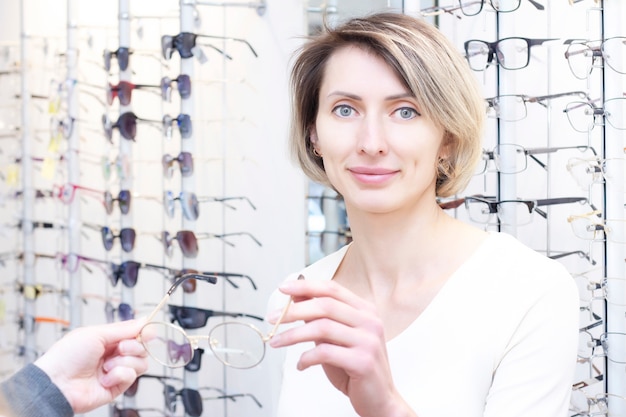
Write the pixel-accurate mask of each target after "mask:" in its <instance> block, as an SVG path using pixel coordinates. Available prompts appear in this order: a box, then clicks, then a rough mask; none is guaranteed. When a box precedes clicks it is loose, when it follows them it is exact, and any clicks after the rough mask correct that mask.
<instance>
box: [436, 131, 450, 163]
mask: <svg viewBox="0 0 626 417" xmlns="http://www.w3.org/2000/svg"><path fill="white" fill-rule="evenodd" d="M450 142H451V141H450V138H448V136H447V135H445V136H444V137H443V140H442V141H441V145H440V146H439V153H438V159H439V160H441V159H448V158H450V154H451V148H452V147H451V143H450Z"/></svg>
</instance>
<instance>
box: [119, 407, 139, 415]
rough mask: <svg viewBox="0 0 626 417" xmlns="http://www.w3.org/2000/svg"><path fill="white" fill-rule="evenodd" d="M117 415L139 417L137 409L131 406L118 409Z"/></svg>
mask: <svg viewBox="0 0 626 417" xmlns="http://www.w3.org/2000/svg"><path fill="white" fill-rule="evenodd" d="M118 415H119V417H139V411H137V410H133V409H132V408H124V409H123V410H119V414H118Z"/></svg>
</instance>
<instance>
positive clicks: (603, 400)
mask: <svg viewBox="0 0 626 417" xmlns="http://www.w3.org/2000/svg"><path fill="white" fill-rule="evenodd" d="M570 1H571V0H570ZM570 403H571V405H570V411H571V412H573V413H574V414H572V413H570V414H569V415H571V416H575V417H599V416H609V417H611V416H619V415H621V414H623V413H622V412H621V411H623V410H626V398H624V397H622V396H621V395H617V394H611V393H601V394H595V395H594V394H587V393H586V392H585V391H583V390H580V389H577V390H572V397H571V402H570ZM613 410H618V411H617V413H614V412H613Z"/></svg>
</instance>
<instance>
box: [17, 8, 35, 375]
mask: <svg viewBox="0 0 626 417" xmlns="http://www.w3.org/2000/svg"><path fill="white" fill-rule="evenodd" d="M25 7H26V6H25V4H24V2H21V3H20V26H21V38H22V42H21V47H20V62H22V63H25V62H28V51H29V48H30V45H29V38H28V36H27V34H26V10H25ZM20 70H21V79H20V81H21V85H20V90H21V96H22V106H21V134H22V137H21V145H22V149H21V151H22V161H21V175H22V189H23V200H22V230H21V233H22V238H23V242H22V245H23V253H24V259H23V264H22V265H23V273H24V276H23V282H24V285H33V284H35V250H34V246H35V240H34V236H33V227H32V220H33V212H34V206H35V205H34V202H35V192H34V189H33V169H32V160H31V158H30V157H29V156H30V155H32V132H31V129H32V128H31V126H32V125H31V123H30V120H29V108H30V91H29V83H28V80H29V72H30V71H31V69H30V67H29V66H28V65H21V67H20ZM35 301H36V300H34V299H28V298H24V308H23V311H22V312H21V314H23V316H24V321H23V324H24V329H23V335H24V340H23V346H24V363H25V364H26V363H30V362H33V361H34V360H35V359H36V350H37V349H36V347H37V344H36V335H35V332H34V326H35V323H34V320H27V318H28V317H35V313H36V310H35V306H36V304H35Z"/></svg>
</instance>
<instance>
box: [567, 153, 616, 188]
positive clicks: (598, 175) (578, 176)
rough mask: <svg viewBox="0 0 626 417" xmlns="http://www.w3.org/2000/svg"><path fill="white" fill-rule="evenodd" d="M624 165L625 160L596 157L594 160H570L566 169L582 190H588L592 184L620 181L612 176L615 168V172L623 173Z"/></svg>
mask: <svg viewBox="0 0 626 417" xmlns="http://www.w3.org/2000/svg"><path fill="white" fill-rule="evenodd" d="M623 165H624V159H623V158H610V159H601V158H599V157H597V156H596V157H592V158H570V159H569V160H568V161H567V165H566V168H567V171H568V172H569V173H570V174H571V175H572V177H573V178H574V180H575V181H576V183H577V184H578V185H579V186H580V188H582V189H583V190H588V189H589V187H591V185H592V184H597V183H602V182H610V181H612V180H615V179H618V180H619V178H615V177H614V176H613V175H612V172H613V168H614V167H615V172H621V169H622V167H623Z"/></svg>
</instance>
